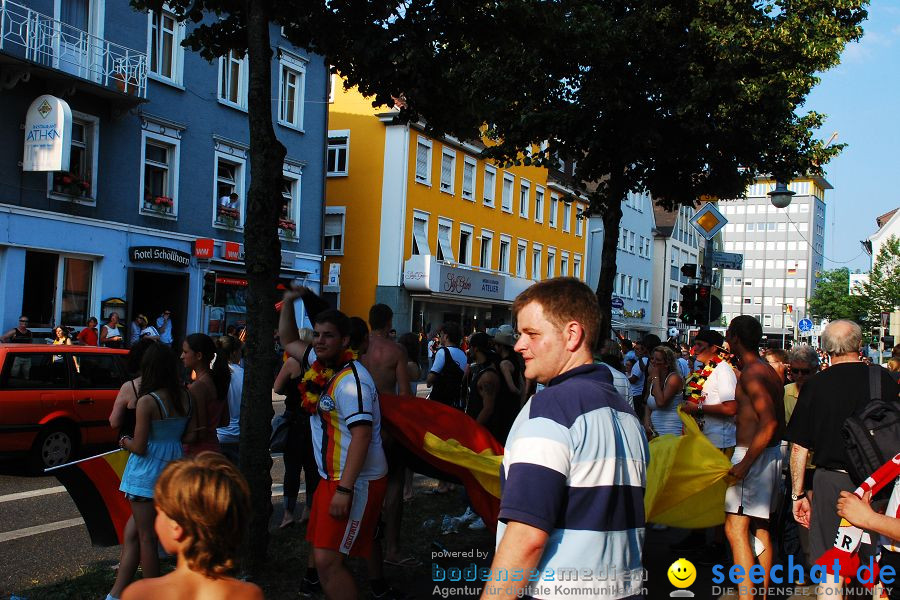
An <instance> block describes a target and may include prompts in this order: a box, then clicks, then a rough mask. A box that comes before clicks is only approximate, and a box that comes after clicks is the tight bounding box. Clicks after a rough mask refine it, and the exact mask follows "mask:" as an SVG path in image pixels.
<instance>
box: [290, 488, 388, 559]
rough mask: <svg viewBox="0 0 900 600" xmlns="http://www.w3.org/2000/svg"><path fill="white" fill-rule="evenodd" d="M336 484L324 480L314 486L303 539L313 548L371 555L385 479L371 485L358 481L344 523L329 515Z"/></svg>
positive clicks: (342, 520)
mask: <svg viewBox="0 0 900 600" xmlns="http://www.w3.org/2000/svg"><path fill="white" fill-rule="evenodd" d="M339 483H340V482H339V481H331V480H324V479H323V480H321V481H319V485H318V486H316V493H315V494H314V495H313V503H312V510H311V511H310V514H309V524H308V525H307V528H306V539H307V540H308V541H309V542H310V543H311V544H312V546H313V548H325V549H327V550H335V551H337V552H340V553H341V554H346V555H348V556H363V557H367V556H369V555H370V554H371V553H372V542H373V541H374V539H375V529H376V527H377V526H378V519H379V517H380V516H381V505H382V503H383V502H384V494H385V492H386V491H387V477H381V478H380V479H374V480H372V481H364V480H357V482H356V485H355V486H354V488H353V498H352V499H351V502H350V513H349V515H348V516H347V518H345V519H335V518H334V517H332V516H331V515H330V514H329V513H328V509H329V508H330V506H331V499H332V498H333V497H334V495H335V494H336V493H337V486H338V484H339Z"/></svg>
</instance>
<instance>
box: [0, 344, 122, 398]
mask: <svg viewBox="0 0 900 600" xmlns="http://www.w3.org/2000/svg"><path fill="white" fill-rule="evenodd" d="M58 356H60V355H58V354H57V355H53V354H50V353H49V352H47V353H45V352H29V353H27V354H10V355H9V358H8V359H7V361H6V364H8V365H9V367H7V368H6V369H4V373H3V389H9V390H37V389H41V390H47V389H61V388H67V387H69V369H68V366H67V365H66V363H65V362H64V361H62V360H56V357H58ZM120 385H121V384H120Z"/></svg>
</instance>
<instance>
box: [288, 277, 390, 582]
mask: <svg viewBox="0 0 900 600" xmlns="http://www.w3.org/2000/svg"><path fill="white" fill-rule="evenodd" d="M307 292H308V290H304V289H296V288H295V289H291V290H289V291H287V292H285V294H284V303H283V305H282V308H281V317H280V321H279V325H278V334H279V336H280V338H281V343H282V345H283V346H284V349H285V351H286V352H287V353H288V354H289V355H290V356H291V357H293V358H294V359H296V360H297V361H299V362H300V364H301V365H302V366H303V368H304V369H306V371H305V374H304V375H303V377H302V378H301V382H300V386H299V387H300V392H301V396H302V398H303V400H302V404H301V408H302V409H305V410H306V411H308V412H309V413H310V416H311V423H312V435H313V450H314V453H315V456H316V465H317V467H318V469H319V476H320V477H321V478H322V481H321V482H320V483H319V485H318V486H317V487H316V492H315V495H314V496H313V505H312V511H311V512H310V516H309V525H308V527H307V534H306V538H307V540H309V542H310V543H311V544H312V546H313V557H314V559H315V565H316V569H317V570H318V575H319V578H320V580H321V582H322V587H323V588H324V590H325V595H326V596H327V597H328V598H330V599H338V598H348V599H349V598H354V599H355V598H357V597H358V593H357V589H356V584H355V583H354V579H353V576H352V574H351V573H350V571H348V570H347V568H346V567H345V566H344V557H345V556H348V555H349V556H363V557H367V556H369V554H371V552H372V545H373V541H374V537H375V526H376V525H377V523H378V516H379V514H380V512H381V504H382V501H383V500H384V493H385V490H386V489H387V477H386V476H387V462H386V460H385V456H384V450H383V449H382V446H381V409H380V407H379V404H378V392H377V391H376V388H375V382H374V381H373V380H372V376H371V375H369V372H368V371H366V369H365V367H363V366H362V365H361V364H360V363H359V362H357V361H356V355H355V354H354V353H353V352H352V351H351V350H350V349H349V345H350V320H349V319H348V318H347V316H346V315H345V314H343V313H342V312H340V311H337V310H333V309H328V310H324V311H321V312H319V313H318V314H315V315H314V316H313V317H312V321H313V324H314V327H313V329H314V331H315V337H314V339H313V343H312V349H310V347H309V344H306V343H304V342H302V341H300V339H299V336H298V333H297V324H296V321H295V317H294V301H295V300H296V299H298V298H300V297H301V296H303V295H304V294H305V293H307ZM304 300H305V299H304Z"/></svg>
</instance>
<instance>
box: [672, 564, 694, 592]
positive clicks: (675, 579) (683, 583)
mask: <svg viewBox="0 0 900 600" xmlns="http://www.w3.org/2000/svg"><path fill="white" fill-rule="evenodd" d="M668 575H669V582H670V583H671V584H672V585H674V586H675V587H677V588H682V589H683V588H686V587H690V585H691V584H692V583H694V580H695V579H697V569H696V568H694V565H693V563H692V562H691V561H689V560H687V559H686V558H679V559H678V560H676V561H675V562H673V563H672V566H670V567H669V570H668Z"/></svg>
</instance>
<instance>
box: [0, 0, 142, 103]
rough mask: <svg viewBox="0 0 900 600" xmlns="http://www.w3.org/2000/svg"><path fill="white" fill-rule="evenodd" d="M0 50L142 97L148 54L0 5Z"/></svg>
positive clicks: (25, 10)
mask: <svg viewBox="0 0 900 600" xmlns="http://www.w3.org/2000/svg"><path fill="white" fill-rule="evenodd" d="M0 50H2V51H3V52H4V53H5V54H9V55H12V56H17V57H19V58H24V59H25V60H28V61H31V62H34V63H36V64H39V65H42V66H45V67H50V68H53V69H57V70H60V71H63V72H65V73H68V74H70V75H74V76H76V77H80V78H82V79H86V80H88V81H92V82H94V83H97V84H99V85H102V86H104V87H108V88H110V89H114V90H116V91H119V92H122V93H124V94H130V95H133V96H137V97H139V98H144V97H146V94H147V55H146V54H145V53H144V52H138V51H137V50H133V49H131V48H127V47H125V46H120V45H119V44H113V43H112V42H109V41H107V40H104V39H103V38H99V37H97V36H95V35H91V34H90V33H88V32H86V31H83V30H81V29H78V28H77V27H73V26H71V25H69V24H67V23H63V22H62V21H58V20H56V19H53V18H51V17H48V16H47V15H44V14H41V13H39V12H36V11H34V10H32V9H30V8H28V7H25V6H22V5H21V4H17V3H15V2H10V1H9V0H0Z"/></svg>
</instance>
